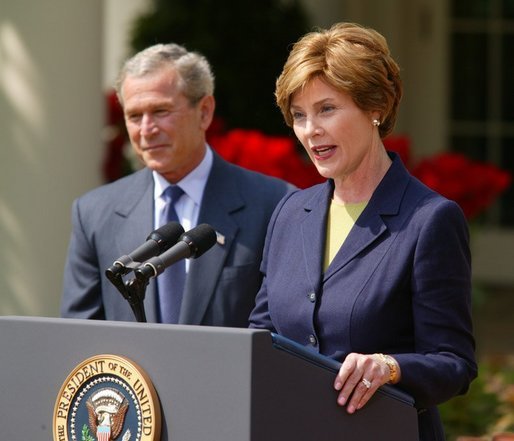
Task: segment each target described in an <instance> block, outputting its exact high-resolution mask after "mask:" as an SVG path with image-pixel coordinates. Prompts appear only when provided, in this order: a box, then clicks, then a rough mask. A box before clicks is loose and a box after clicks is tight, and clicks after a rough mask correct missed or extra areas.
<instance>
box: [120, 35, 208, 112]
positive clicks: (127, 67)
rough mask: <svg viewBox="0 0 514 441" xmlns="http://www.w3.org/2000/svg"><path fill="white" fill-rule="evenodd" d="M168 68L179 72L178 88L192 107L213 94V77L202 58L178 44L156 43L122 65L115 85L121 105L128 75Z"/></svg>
mask: <svg viewBox="0 0 514 441" xmlns="http://www.w3.org/2000/svg"><path fill="white" fill-rule="evenodd" d="M166 67H172V68H173V69H175V70H176V72H177V73H178V75H179V87H180V88H181V90H182V92H183V93H184V95H185V96H186V97H187V98H188V99H189V101H190V103H191V104H196V103H197V102H198V101H200V99H202V98H203V97H204V96H207V95H213V94H214V75H213V73H212V69H211V66H210V64H209V62H208V61H207V59H206V58H205V57H204V56H203V55H201V54H199V53H198V52H189V51H188V50H187V49H186V48H184V47H183V46H180V45H178V44H175V43H170V44H156V45H154V46H150V47H148V48H146V49H144V50H142V51H141V52H138V53H137V54H135V55H134V56H132V57H131V58H129V59H128V60H127V61H125V63H124V64H123V67H122V68H121V71H120V73H119V75H118V78H117V79H116V81H115V83H114V88H115V90H116V93H117V95H118V99H119V100H120V103H122V104H123V96H122V94H121V89H122V86H123V82H124V81H125V79H126V78H127V77H128V76H135V77H143V76H145V75H147V74H150V73H153V72H156V71H158V70H159V69H163V68H166Z"/></svg>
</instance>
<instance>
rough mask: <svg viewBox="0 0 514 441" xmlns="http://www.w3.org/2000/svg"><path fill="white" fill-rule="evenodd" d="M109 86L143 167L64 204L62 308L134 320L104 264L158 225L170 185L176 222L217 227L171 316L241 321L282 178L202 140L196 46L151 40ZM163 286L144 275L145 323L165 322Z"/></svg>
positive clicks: (204, 115) (255, 285)
mask: <svg viewBox="0 0 514 441" xmlns="http://www.w3.org/2000/svg"><path fill="white" fill-rule="evenodd" d="M116 90H117V93H118V97H119V99H120V102H121V104H122V106H123V109H124V114H125V122H126V126H127V131H128V134H129V137H130V141H131V143H132V146H133V148H134V150H135V152H136V154H137V155H138V156H139V157H140V158H141V160H142V161H143V163H144V164H145V166H146V167H145V168H144V169H142V170H140V171H137V172H135V173H134V174H132V175H130V176H127V177H124V178H122V179H120V180H118V181H116V182H114V183H111V184H107V185H104V186H102V187H100V188H97V189H95V190H93V191H91V192H89V193H87V194H85V195H83V196H82V197H80V198H78V199H77V200H76V201H75V202H74V203H73V208H72V223H73V229H72V235H71V241H70V245H69V251H68V257H67V261H66V266H65V272H64V284H63V296H62V303H61V315H62V316H63V317H75V318H91V319H106V320H127V321H132V320H135V316H134V314H133V312H132V310H131V308H130V306H129V304H128V302H127V301H126V300H125V299H124V298H123V296H122V295H121V294H120V293H119V292H118V290H117V289H116V288H115V287H114V286H113V284H111V283H110V282H109V281H108V280H107V278H106V277H105V275H104V272H105V270H106V268H108V267H110V266H111V265H112V264H113V262H114V261H115V260H116V259H117V258H118V257H120V256H122V255H126V254H128V253H130V252H131V251H132V250H134V249H135V248H137V247H138V246H139V245H140V244H142V243H143V242H144V241H145V239H146V237H147V236H148V234H149V233H150V232H151V231H152V230H154V229H156V228H157V227H159V226H160V225H162V224H163V222H164V221H163V220H162V219H161V214H162V212H163V211H164V210H165V208H166V204H167V203H168V202H166V199H165V192H166V188H167V187H168V186H170V184H171V185H178V186H179V187H180V189H181V191H182V195H181V196H179V197H178V198H177V199H176V200H173V201H172V203H173V204H174V208H175V210H176V213H177V215H178V219H179V221H180V223H181V224H182V225H183V227H184V229H185V230H186V231H188V230H190V229H191V228H193V227H195V226H196V225H197V224H200V223H207V224H209V225H211V226H212V227H213V228H214V229H215V230H216V233H217V243H216V244H215V245H214V247H213V248H211V249H210V250H208V251H207V252H206V253H205V254H203V255H202V256H201V257H199V258H198V259H194V260H188V261H187V262H186V268H185V271H186V274H187V275H186V280H185V284H184V288H183V291H182V289H181V290H180V291H181V295H182V299H181V302H180V303H179V305H178V306H176V308H177V309H178V310H177V314H176V315H177V317H178V318H177V319H176V321H172V322H174V323H177V322H178V323H181V324H195V325H213V326H235V327H246V326H248V316H249V313H250V311H251V309H252V307H253V305H254V298H255V294H256V293H257V291H258V289H259V286H260V283H261V274H260V272H259V264H260V260H261V256H262V248H263V243H264V237H265V233H266V227H267V224H268V221H269V218H270V217H271V214H272V212H273V209H274V208H275V206H276V204H277V203H278V201H279V200H280V199H281V198H282V197H283V196H284V195H285V194H286V192H287V191H288V188H289V187H290V186H289V185H288V184H287V183H285V182H284V181H281V180H278V179H276V178H271V177H268V176H264V175H262V174H258V173H254V172H251V171H248V170H244V169H242V168H240V167H237V166H235V165H232V164H229V163H228V162H226V161H224V160H223V159H222V158H221V157H219V156H218V155H217V154H216V153H215V152H213V151H212V150H211V149H210V148H209V146H208V145H207V144H206V138H205V133H206V130H207V128H208V127H209V125H210V124H211V121H212V118H213V114H214V109H215V100H214V96H213V93H214V78H213V75H212V72H211V68H210V66H209V63H208V62H207V60H206V59H205V58H204V57H203V56H201V55H200V54H198V53H194V52H188V51H187V50H186V49H185V48H183V47H182V46H178V45H175V44H168V45H155V46H152V47H150V48H148V49H146V50H144V51H142V52H140V53H138V54H136V55H135V56H134V57H132V58H131V59H129V60H128V61H127V62H126V63H125V65H124V66H123V68H122V70H121V72H120V75H119V78H118V80H117V82H116ZM160 277H161V276H160ZM160 277H159V278H158V281H159V280H160ZM167 290H168V288H167V287H165V286H161V284H159V283H155V279H152V280H151V282H150V284H149V286H148V289H147V291H146V295H145V300H144V303H145V311H146V318H147V320H148V321H149V322H155V321H159V322H169V321H168V320H167V319H166V318H165V316H166V311H164V310H163V309H164V306H162V305H163V301H164V300H163V298H165V297H166V296H167V295H168V293H167ZM166 308H168V307H166Z"/></svg>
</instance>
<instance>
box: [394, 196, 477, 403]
mask: <svg viewBox="0 0 514 441" xmlns="http://www.w3.org/2000/svg"><path fill="white" fill-rule="evenodd" d="M428 216H429V219H428V220H426V221H424V222H423V226H422V228H421V230H420V233H419V237H418V242H417V245H416V250H415V255H414V264H413V267H412V270H413V274H412V279H411V280H412V282H411V283H412V287H411V288H412V313H413V323H414V335H415V345H416V347H415V353H409V354H395V358H396V359H397V361H398V362H399V364H400V366H401V372H402V378H401V383H400V386H401V387H403V388H405V389H406V390H408V391H409V392H410V393H411V394H412V395H413V396H414V397H415V399H416V402H417V405H418V406H430V405H437V404H440V403H442V402H444V401H446V400H448V399H450V398H452V397H453V396H455V395H458V394H462V393H465V392H466V390H467V389H468V386H469V384H470V382H471V381H472V380H473V378H474V377H476V374H477V367H476V362H475V357H474V349H475V346H474V339H473V334H472V332H473V330H472V323H471V257H470V250H469V240H468V239H469V237H468V236H469V234H468V227H467V223H466V220H465V218H464V216H463V214H462V212H461V210H460V208H459V207H458V206H457V205H456V204H455V203H453V202H451V201H447V200H445V201H444V202H442V203H440V204H438V205H437V206H435V207H433V209H431V210H430V213H429V214H428Z"/></svg>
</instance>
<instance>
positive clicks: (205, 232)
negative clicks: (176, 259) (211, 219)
mask: <svg viewBox="0 0 514 441" xmlns="http://www.w3.org/2000/svg"><path fill="white" fill-rule="evenodd" d="M179 241H183V242H186V243H187V244H188V245H189V248H190V249H191V256H190V257H191V258H193V259H196V258H197V257H200V256H201V255H202V254H203V253H205V252H206V251H207V250H209V249H210V248H212V247H213V246H214V244H215V243H216V231H214V228H212V227H211V226H210V225H208V224H200V225H198V226H196V227H195V228H193V229H192V230H189V231H188V232H186V233H184V234H182V236H180V239H179Z"/></svg>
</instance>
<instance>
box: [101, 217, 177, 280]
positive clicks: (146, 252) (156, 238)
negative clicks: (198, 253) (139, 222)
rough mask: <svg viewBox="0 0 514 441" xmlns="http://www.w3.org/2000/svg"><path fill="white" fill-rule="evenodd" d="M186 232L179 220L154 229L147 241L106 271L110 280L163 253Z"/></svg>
mask: <svg viewBox="0 0 514 441" xmlns="http://www.w3.org/2000/svg"><path fill="white" fill-rule="evenodd" d="M183 233H184V228H183V227H182V225H180V224H179V223H178V222H169V223H167V224H165V225H163V226H162V227H160V228H157V229H156V230H154V231H152V232H151V233H150V234H149V235H148V237H147V238H146V242H145V243H143V244H142V245H140V246H139V247H137V248H136V249H135V250H134V251H132V252H131V253H130V254H128V255H124V256H121V257H119V258H118V259H117V260H115V261H114V263H113V264H112V265H111V266H110V267H109V268H108V269H107V270H106V271H105V274H106V276H107V277H108V278H109V280H112V279H113V278H115V277H116V276H118V275H125V274H127V273H128V272H129V271H130V270H131V269H134V268H137V266H139V264H140V262H144V261H145V260H148V259H149V258H150V257H153V256H156V255H158V254H161V253H162V252H164V251H166V250H167V249H169V248H170V247H171V246H172V245H174V244H176V243H177V240H178V239H179V237H180V236H181V234H183Z"/></svg>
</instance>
